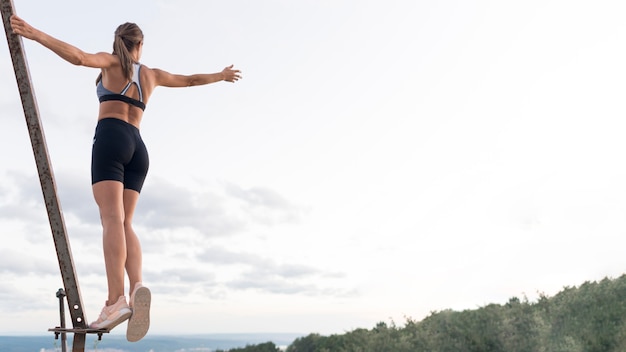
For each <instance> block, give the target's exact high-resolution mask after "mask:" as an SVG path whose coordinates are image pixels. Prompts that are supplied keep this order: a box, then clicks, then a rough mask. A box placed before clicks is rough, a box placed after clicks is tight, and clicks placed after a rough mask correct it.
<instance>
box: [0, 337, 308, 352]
mask: <svg viewBox="0 0 626 352" xmlns="http://www.w3.org/2000/svg"><path fill="white" fill-rule="evenodd" d="M304 335H305V334H290V333H275V334H272V333H267V334H207V335H182V336H150V335H148V336H146V337H145V338H143V339H142V340H141V341H138V342H133V343H131V342H128V341H126V336H124V335H107V334H104V335H102V340H101V341H98V338H97V335H87V343H86V344H85V352H92V351H97V352H212V351H215V350H217V349H222V350H228V349H230V348H237V347H245V346H246V345H256V344H260V343H264V342H273V343H274V344H275V345H276V346H278V347H281V348H283V349H284V348H286V347H287V346H288V345H289V344H291V343H292V342H293V341H294V340H295V339H296V338H298V337H301V336H304ZM67 339H68V341H67V351H71V350H72V334H68V337H67ZM0 351H2V352H60V351H61V339H60V338H59V339H58V340H55V339H54V334H53V333H50V335H46V336H0Z"/></svg>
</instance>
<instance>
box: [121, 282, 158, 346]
mask: <svg viewBox="0 0 626 352" xmlns="http://www.w3.org/2000/svg"><path fill="white" fill-rule="evenodd" d="M151 296H152V295H151V293H150V290H149V289H148V288H147V287H144V286H143V285H142V284H141V282H138V283H137V284H135V289H134V290H133V292H132V293H131V294H130V307H131V308H132V310H133V314H132V315H131V316H130V319H129V320H128V328H127V329H126V339H127V340H128V341H130V342H136V341H139V340H141V339H142V338H143V337H144V336H146V334H147V333H148V329H150V300H151Z"/></svg>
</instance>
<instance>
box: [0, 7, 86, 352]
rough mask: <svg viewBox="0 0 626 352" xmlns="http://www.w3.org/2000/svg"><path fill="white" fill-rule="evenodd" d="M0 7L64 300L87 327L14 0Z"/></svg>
mask: <svg viewBox="0 0 626 352" xmlns="http://www.w3.org/2000/svg"><path fill="white" fill-rule="evenodd" d="M0 11H1V13H2V23H3V24H4V31H5V33H6V37H7V42H8V44H9V51H10V52H11V61H12V62H13V69H14V71H15V78H16V80H17V86H18V89H19V92H20V98H21V100H22V107H23V108H24V116H25V118H26V125H27V127H28V133H29V135H30V140H31V144H32V146H33V154H34V156H35V163H36V164H37V172H38V173H39V181H40V183H41V190H42V192H43V197H44V201H45V203H46V210H47V212H48V219H49V221H50V227H51V229H52V238H53V239H54V245H55V248H56V252H57V258H58V260H59V268H60V269H61V276H62V278H63V285H64V286H65V292H66V294H67V303H68V306H69V310H70V316H71V318H72V324H73V326H74V327H75V328H86V327H87V325H86V324H87V323H86V321H87V319H86V318H85V314H84V312H83V302H82V299H81V295H80V288H79V286H78V280H77V279H76V271H75V269H74V261H73V259H72V251H71V248H70V243H69V239H68V237H67V230H66V229H65V222H64V220H63V212H62V210H61V205H60V203H59V199H58V198H57V192H56V185H55V181H54V174H53V172H52V165H51V163H50V158H49V154H48V148H47V146H46V140H45V137H44V133H43V127H42V125H41V121H40V119H39V109H38V107H37V101H36V99H35V93H34V91H33V88H32V81H31V79H30V71H29V70H28V63H27V61H26V53H25V52H24V46H23V43H22V38H21V37H20V36H18V35H15V34H13V31H12V30H11V23H10V18H11V15H12V14H13V13H15V11H14V6H13V0H0ZM84 347H85V334H75V335H74V342H73V351H84Z"/></svg>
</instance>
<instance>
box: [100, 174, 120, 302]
mask: <svg viewBox="0 0 626 352" xmlns="http://www.w3.org/2000/svg"><path fill="white" fill-rule="evenodd" d="M123 187H124V186H123V184H122V183H121V182H118V181H100V182H97V183H95V184H94V185H93V195H94V198H95V200H96V203H97V204H98V208H99V209H100V219H101V221H102V230H103V231H102V245H103V251H104V264H105V268H106V275H107V282H108V291H109V294H108V301H107V305H110V304H113V303H115V302H117V300H118V298H119V297H120V296H123V295H124V266H125V263H126V256H127V249H126V238H125V232H124V217H125V214H124V203H123Z"/></svg>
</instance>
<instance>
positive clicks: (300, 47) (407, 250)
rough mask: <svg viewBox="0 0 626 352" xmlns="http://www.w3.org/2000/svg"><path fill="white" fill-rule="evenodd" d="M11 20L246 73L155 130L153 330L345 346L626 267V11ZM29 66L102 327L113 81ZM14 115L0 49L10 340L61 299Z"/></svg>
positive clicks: (82, 278)
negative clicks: (95, 191) (328, 340)
mask: <svg viewBox="0 0 626 352" xmlns="http://www.w3.org/2000/svg"><path fill="white" fill-rule="evenodd" d="M14 5H15V9H16V12H17V14H18V15H20V16H21V17H22V18H24V19H25V20H27V21H29V22H30V23H31V24H32V25H33V26H35V27H37V28H40V29H41V30H44V31H46V32H47V33H49V34H51V35H53V36H55V37H58V38H60V39H62V40H64V41H66V42H69V43H71V44H73V45H76V46H77V47H79V48H81V49H82V50H84V51H87V52H99V51H110V50H111V46H112V39H113V32H114V30H115V28H116V27H117V25H119V24H121V23H124V22H127V21H130V22H135V23H137V24H138V25H139V26H140V27H141V28H142V30H143V32H144V35H145V41H144V42H145V45H144V50H143V57H142V63H143V64H145V65H147V66H148V67H153V68H161V69H165V70H167V71H170V72H173V73H182V74H192V73H200V72H205V73H211V72H219V71H221V70H222V69H223V68H224V67H226V66H228V65H230V64H234V65H235V68H237V69H241V70H242V72H243V77H244V78H243V79H242V80H241V81H239V82H237V83H234V84H231V83H226V82H220V83H215V84H212V85H208V86H202V87H192V88H179V89H170V88H157V90H156V91H155V93H154V94H153V96H152V98H151V100H150V104H149V105H148V107H147V109H146V111H145V114H144V119H143V122H142V125H141V133H142V136H143V139H144V141H145V143H146V145H147V147H148V150H149V153H150V162H151V164H150V171H149V174H148V178H147V180H146V183H145V186H144V189H143V191H142V194H141V197H140V200H139V204H138V208H137V211H136V215H135V230H136V231H137V233H138V234H139V236H140V239H141V241H142V246H143V253H144V283H145V285H146V286H148V287H149V288H150V289H151V291H152V294H153V301H152V311H151V317H152V320H151V323H152V325H151V330H150V333H151V334H198V333H228V332H234V333H235V332H296V333H303V334H308V333H311V332H318V333H322V334H334V333H343V332H345V331H350V330H353V329H356V328H371V327H373V326H374V325H375V324H376V323H377V322H380V321H386V322H389V321H394V322H396V323H397V324H400V325H401V324H402V323H403V322H404V321H405V319H406V318H411V319H413V320H421V319H423V318H424V317H426V316H428V315H429V314H430V313H431V312H433V311H439V310H444V309H454V310H464V309H476V308H478V307H481V306H484V305H486V304H490V303H499V304H502V303H505V302H507V301H508V300H509V299H510V298H511V297H524V296H525V297H527V298H528V299H529V300H531V301H532V300H533V299H536V298H537V297H538V295H539V294H546V295H548V296H550V295H554V294H556V293H557V292H559V291H560V290H561V289H562V288H563V287H565V286H577V285H580V284H582V283H584V282H585V281H596V280H601V279H603V278H605V277H610V278H615V277H619V276H621V275H622V274H623V273H624V272H625V269H626V256H624V255H623V248H624V247H625V245H626V240H625V239H624V237H625V235H626V182H625V181H626V163H625V162H624V160H625V159H626V158H625V154H626V138H624V137H623V136H624V134H625V133H626V119H625V118H624V117H625V116H626V107H625V106H624V103H623V101H624V97H625V96H626V86H625V85H624V83H623V82H624V81H625V78H626V69H625V68H624V62H626V47H625V45H624V38H625V34H626V23H625V22H624V21H623V13H624V12H625V11H626V3H624V2H623V1H618V0H615V1H611V0H607V1H596V2H590V1H576V0H574V1H572V0H567V1H566V0H528V1H523V2H520V1H488V0H474V1H471V0H469V1H468V0H457V1H455V0H442V1H436V2H435V1H422V0H416V1H404V0H402V1H401V0H390V1H358V2H357V1H348V0H333V1H327V0H322V1H309V0H304V1H298V2H295V1H285V0H268V1H263V2H258V1H240V0H235V1H228V2H216V1H211V2H209V1H201V0H181V1H165V0H159V1H151V0H150V1H148V0H140V1H133V2H127V1H121V0H111V1H109V3H108V4H107V6H104V7H99V6H98V7H96V6H93V5H91V4H90V3H88V2H83V1H78V0H59V1H54V2H49V1H47V2H43V1H41V2H37V3H33V2H27V1H19V0H14ZM3 42H4V41H3ZM24 47H25V50H26V56H27V60H28V64H29V69H30V73H31V78H32V81H33V86H34V89H35V94H36V98H37V102H38V107H39V111H40V115H41V120H42V124H43V126H44V132H45V136H46V141H47V145H48V149H49V153H50V158H51V161H52V165H53V168H54V174H55V177H56V182H57V191H58V194H59V198H60V201H61V206H62V208H63V213H64V217H65V222H66V227H67V229H68V234H69V237H70V242H71V246H72V251H73V257H74V261H75V265H76V272H77V275H78V279H79V283H80V288H81V291H82V295H83V302H84V304H85V312H86V317H87V319H88V320H95V319H96V317H97V315H98V314H99V311H100V309H101V308H102V305H103V303H104V300H105V299H106V281H105V277H104V262H103V257H102V248H101V231H102V230H101V227H100V223H99V217H98V209H97V207H96V205H95V202H94V201H93V196H92V194H91V185H90V174H89V173H90V171H89V168H90V158H91V155H90V151H91V149H90V146H91V141H92V137H93V132H94V128H95V124H96V118H97V109H98V101H97V98H96V94H95V78H96V76H97V75H98V72H97V70H94V69H89V68H84V67H77V66H73V65H71V64H68V63H66V62H64V61H63V60H61V59H60V58H58V57H57V56H55V55H54V54H53V53H51V52H50V51H48V50H47V49H45V48H43V47H41V46H40V45H38V44H37V43H34V42H30V41H28V40H24ZM20 104H21V103H20V100H19V95H18V91H17V85H16V83H15V76H14V74H13V69H12V65H11V61H10V56H9V52H8V47H7V45H6V44H0V111H1V113H0V119H1V121H2V128H0V150H2V152H1V153H0V165H2V166H0V179H1V180H2V182H0V233H1V234H2V236H3V238H4V241H2V243H0V282H1V283H2V284H1V285H0V317H1V318H0V334H3V335H11V334H45V333H46V332H47V329H48V328H50V327H53V326H55V325H57V324H58V301H57V299H56V297H55V293H56V291H57V290H58V288H60V287H62V281H61V277H60V274H59V269H58V264H57V261H56V256H55V251H54V244H53V242H52V236H51V232H50V226H49V224H48V221H47V217H46V211H45V207H44V203H43V198H42V194H41V188H40V186H39V183H38V179H37V172H36V167H35V163H34V158H33V155H32V149H31V146H30V140H29V138H28V134H27V129H26V125H25V123H24V117H23V116H24V115H23V111H22V108H21V105H20ZM117 330H119V331H116V330H114V332H113V333H124V331H123V330H124V329H117Z"/></svg>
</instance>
